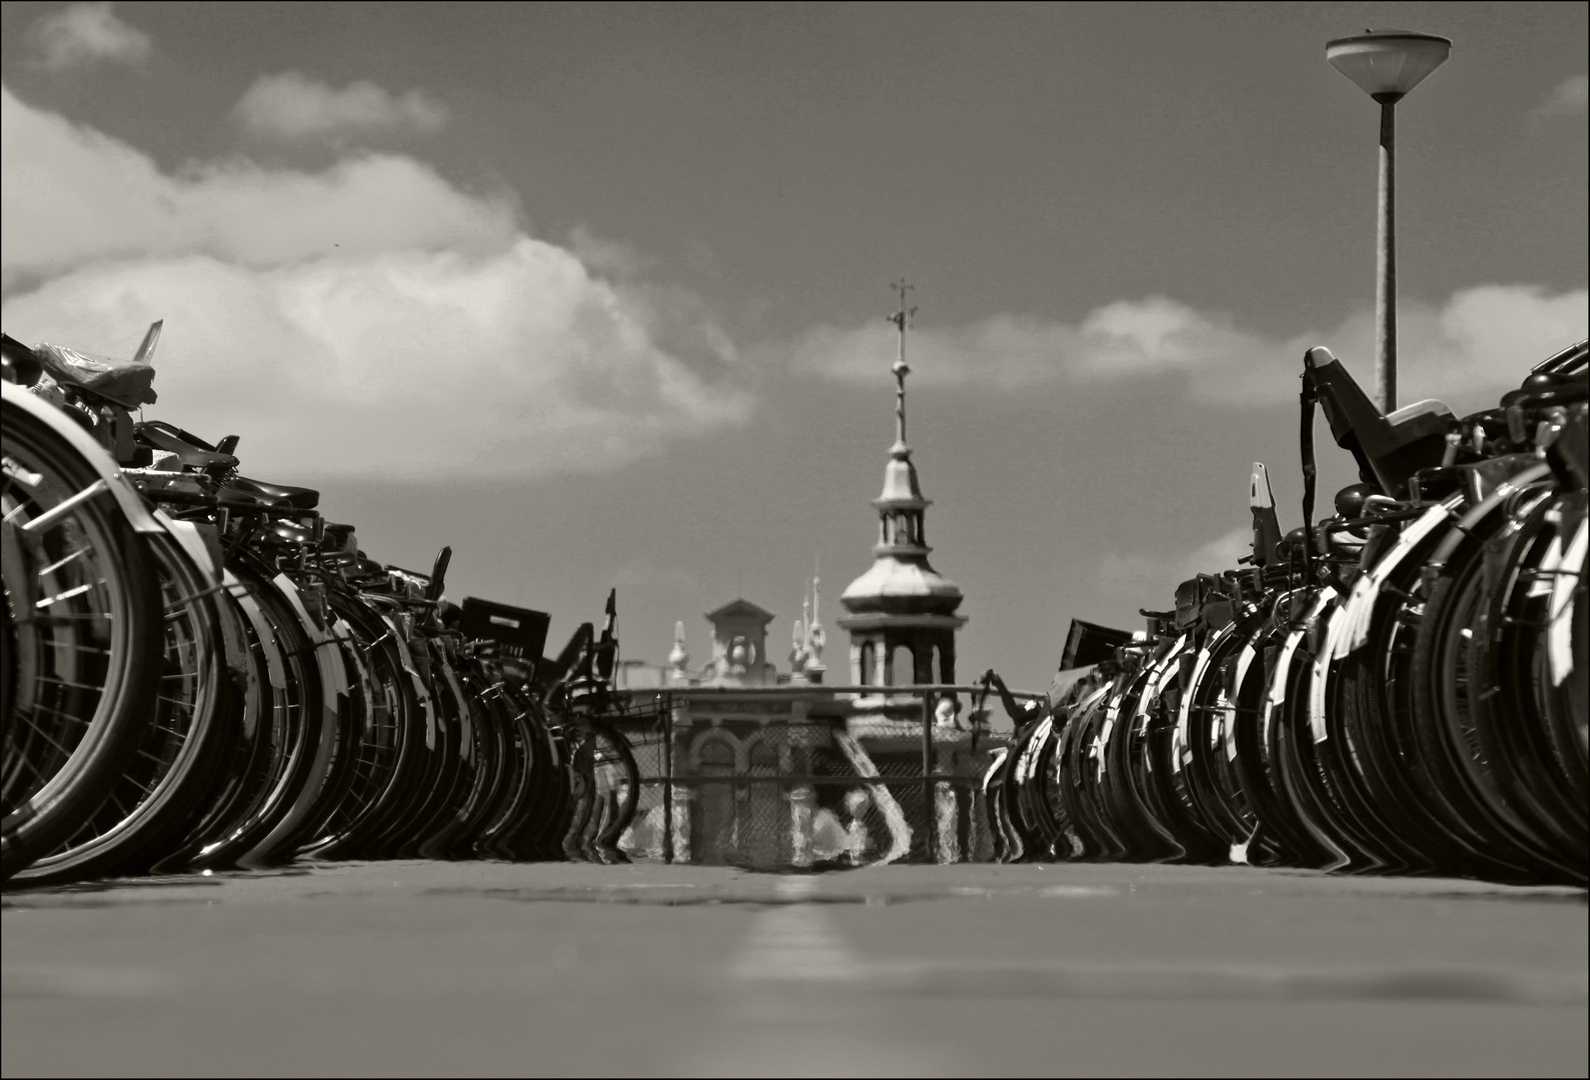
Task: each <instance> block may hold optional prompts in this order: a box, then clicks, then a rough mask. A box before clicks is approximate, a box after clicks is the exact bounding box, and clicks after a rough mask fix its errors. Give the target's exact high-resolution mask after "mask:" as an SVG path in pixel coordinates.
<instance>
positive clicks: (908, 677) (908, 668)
mask: <svg viewBox="0 0 1590 1080" xmlns="http://www.w3.org/2000/svg"><path fill="white" fill-rule="evenodd" d="M914 682H916V654H915V653H914V652H912V651H911V647H910V646H909V645H896V646H895V647H894V651H893V652H892V653H890V655H889V685H890V686H908V685H910V684H911V683H914Z"/></svg>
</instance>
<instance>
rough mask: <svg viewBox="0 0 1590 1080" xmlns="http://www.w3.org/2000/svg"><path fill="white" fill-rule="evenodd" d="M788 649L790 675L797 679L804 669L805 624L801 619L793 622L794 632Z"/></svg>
mask: <svg viewBox="0 0 1590 1080" xmlns="http://www.w3.org/2000/svg"><path fill="white" fill-rule="evenodd" d="M791 638H792V640H791V642H790V649H789V669H790V674H792V675H794V676H795V677H797V678H799V677H800V674H801V672H802V671H803V670H805V668H806V622H805V620H803V619H796V620H795V632H794V633H793V634H792V635H791Z"/></svg>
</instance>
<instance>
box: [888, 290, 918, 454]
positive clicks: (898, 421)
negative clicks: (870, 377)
mask: <svg viewBox="0 0 1590 1080" xmlns="http://www.w3.org/2000/svg"><path fill="white" fill-rule="evenodd" d="M889 287H890V288H892V289H894V290H895V291H896V292H898V293H899V294H900V307H899V310H897V311H896V312H895V313H894V314H893V315H890V316H889V317H888V318H889V321H890V322H892V323H894V325H895V328H896V329H898V330H899V331H900V355H899V357H898V358H897V359H896V360H895V362H894V366H893V367H892V368H890V369H889V370H891V371H893V372H894V381H895V387H896V389H895V393H894V445H895V449H897V450H904V449H906V442H905V377H906V376H907V375H909V374H911V365H910V364H907V363H906V362H905V332H906V330H907V329H909V328H910V326H911V316H913V315H915V314H916V308H914V307H910V308H908V307H906V306H905V294H906V293H908V292H910V291H911V290H912V289H914V288H916V286H915V285H912V284H911V283H910V282H909V281H907V280H906V279H905V276H904V275H903V274H902V275H901V277H900V280H899V281H896V282H893V283H892V284H891V285H890V286H889Z"/></svg>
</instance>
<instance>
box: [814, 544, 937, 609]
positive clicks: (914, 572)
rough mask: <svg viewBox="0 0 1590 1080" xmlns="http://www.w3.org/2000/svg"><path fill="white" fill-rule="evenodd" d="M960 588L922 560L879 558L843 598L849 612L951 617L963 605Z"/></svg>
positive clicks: (851, 584)
mask: <svg viewBox="0 0 1590 1080" xmlns="http://www.w3.org/2000/svg"><path fill="white" fill-rule="evenodd" d="M961 600H962V594H961V589H960V586H958V585H956V584H955V582H953V581H951V580H950V579H949V578H947V577H945V576H944V575H943V574H941V573H939V572H938V571H937V570H935V569H933V567H931V566H929V565H928V562H927V560H926V559H923V558H915V559H913V558H905V559H902V558H899V557H898V556H896V555H880V556H878V558H877V559H876V560H874V562H873V564H872V566H871V567H870V568H869V569H868V570H867V572H866V573H864V574H862V575H861V576H860V577H858V578H857V579H856V580H855V581H852V582H851V583H850V585H849V586H848V587H846V589H845V591H844V592H843V593H842V594H841V595H840V597H839V602H840V603H841V604H843V605H845V610H846V611H851V612H863V611H883V612H889V613H896V614H932V615H948V614H950V613H951V612H953V611H954V610H955V609H956V608H958V607H960V606H961Z"/></svg>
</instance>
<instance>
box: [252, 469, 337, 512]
mask: <svg viewBox="0 0 1590 1080" xmlns="http://www.w3.org/2000/svg"><path fill="white" fill-rule="evenodd" d="M229 486H231V487H235V488H237V489H238V490H239V491H246V492H248V493H249V494H250V495H257V496H259V497H260V498H262V499H265V500H267V501H268V502H270V503H271V504H272V505H274V506H291V507H294V508H295V509H298V510H313V509H314V508H315V507H316V506H318V505H319V504H320V492H318V491H316V490H314V489H313V488H305V487H289V486H288V485H286V484H267V483H266V482H265V481H263V480H250V479H249V478H248V477H246V476H239V477H236V478H235V479H233V480H232V483H231V484H230V485H229Z"/></svg>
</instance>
